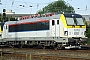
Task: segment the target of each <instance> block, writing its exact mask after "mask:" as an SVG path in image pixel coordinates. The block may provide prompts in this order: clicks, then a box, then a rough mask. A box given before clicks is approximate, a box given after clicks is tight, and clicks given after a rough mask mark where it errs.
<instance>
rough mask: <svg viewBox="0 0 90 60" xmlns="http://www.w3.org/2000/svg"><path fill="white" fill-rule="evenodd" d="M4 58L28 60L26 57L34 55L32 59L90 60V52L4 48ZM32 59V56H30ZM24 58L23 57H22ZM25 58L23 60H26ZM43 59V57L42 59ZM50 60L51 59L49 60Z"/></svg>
mask: <svg viewBox="0 0 90 60" xmlns="http://www.w3.org/2000/svg"><path fill="white" fill-rule="evenodd" d="M2 51H3V53H4V54H3V56H4V57H5V56H6V57H7V56H12V58H13V56H14V57H15V56H17V55H18V56H19V55H20V56H24V57H25V58H26V55H32V58H33V57H34V56H37V57H39V58H40V57H41V56H44V59H45V58H46V57H47V56H49V57H52V59H54V58H55V57H57V58H58V60H59V59H61V60H62V59H63V60H65V59H69V60H70V59H71V60H73V59H76V60H78V59H81V60H85V59H87V60H90V50H54V49H37V48H2ZM29 57H30V56H29ZM22 58H23V57H22ZM25 58H23V59H25ZM41 59H42V57H41ZM48 59H50V58H48ZM55 59H56V58H55ZM55 59H54V60H55Z"/></svg>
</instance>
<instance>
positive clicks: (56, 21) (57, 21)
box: [55, 19, 60, 37]
mask: <svg viewBox="0 0 90 60" xmlns="http://www.w3.org/2000/svg"><path fill="white" fill-rule="evenodd" d="M55 33H56V34H55V35H56V37H59V35H60V28H59V20H58V19H56V20H55Z"/></svg>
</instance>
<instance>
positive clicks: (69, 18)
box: [2, 13, 88, 49]
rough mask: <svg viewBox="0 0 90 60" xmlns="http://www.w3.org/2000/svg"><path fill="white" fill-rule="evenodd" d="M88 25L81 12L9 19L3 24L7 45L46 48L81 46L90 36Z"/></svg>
mask: <svg viewBox="0 0 90 60" xmlns="http://www.w3.org/2000/svg"><path fill="white" fill-rule="evenodd" d="M85 32H86V25H85V24H84V20H83V18H82V16H81V15H79V14H73V13H70V14H54V15H53V14H49V15H48V16H44V17H35V18H34V17H33V18H28V19H24V20H19V21H7V22H5V24H4V26H3V32H2V39H3V42H4V44H5V45H9V46H15V45H18V46H20V47H22V46H36V45H39V46H43V47H44V48H45V47H47V46H49V47H54V48H55V49H62V48H66V49H69V48H80V46H81V45H85V44H86V43H87V41H88V38H87V37H86V36H85Z"/></svg>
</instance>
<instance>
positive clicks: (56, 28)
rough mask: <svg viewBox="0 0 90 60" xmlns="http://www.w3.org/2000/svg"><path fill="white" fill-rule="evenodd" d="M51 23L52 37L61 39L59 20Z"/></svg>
mask: <svg viewBox="0 0 90 60" xmlns="http://www.w3.org/2000/svg"><path fill="white" fill-rule="evenodd" d="M50 22H51V23H50V25H51V27H50V29H51V36H52V37H59V34H60V32H59V30H60V29H59V20H57V19H54V20H51V21H50Z"/></svg>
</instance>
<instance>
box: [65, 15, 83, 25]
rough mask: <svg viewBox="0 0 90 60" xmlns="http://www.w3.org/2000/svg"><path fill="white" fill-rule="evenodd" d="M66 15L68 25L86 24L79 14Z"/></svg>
mask: <svg viewBox="0 0 90 60" xmlns="http://www.w3.org/2000/svg"><path fill="white" fill-rule="evenodd" d="M64 16H65V17H66V22H67V25H80V26H81V25H84V20H83V18H82V16H81V15H78V14H64Z"/></svg>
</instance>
